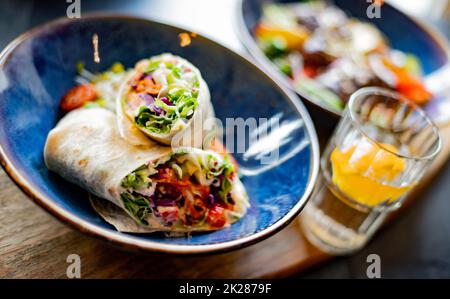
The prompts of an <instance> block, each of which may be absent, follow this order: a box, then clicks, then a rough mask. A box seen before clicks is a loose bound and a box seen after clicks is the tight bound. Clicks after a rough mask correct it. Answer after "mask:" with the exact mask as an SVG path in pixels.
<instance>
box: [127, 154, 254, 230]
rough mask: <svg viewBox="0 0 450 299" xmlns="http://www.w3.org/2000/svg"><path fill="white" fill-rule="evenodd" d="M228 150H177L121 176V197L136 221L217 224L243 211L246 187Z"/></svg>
mask: <svg viewBox="0 0 450 299" xmlns="http://www.w3.org/2000/svg"><path fill="white" fill-rule="evenodd" d="M238 184H239V179H238V178H237V174H236V171H235V167H234V165H233V163H232V162H231V161H230V158H229V156H228V155H223V156H222V155H219V154H217V153H214V152H211V151H206V152H205V151H200V150H195V149H189V150H186V149H184V150H183V149H181V150H178V151H176V152H174V153H173V154H172V155H170V156H169V157H167V158H163V159H159V160H157V161H151V162H149V163H148V164H145V165H142V166H141V167H139V168H137V169H136V170H134V171H133V172H131V173H130V174H128V175H127V176H126V177H125V178H123V180H122V185H121V187H122V191H121V193H120V198H121V200H122V203H123V206H124V207H125V209H126V210H127V211H128V213H129V214H130V215H131V216H133V218H135V219H136V221H138V222H139V223H140V224H142V225H146V226H152V222H153V221H157V222H158V223H157V224H159V225H163V226H169V227H173V228H185V227H203V228H204V227H209V228H211V229H217V228H221V227H224V226H226V225H227V224H229V223H232V222H234V221H236V220H237V219H239V218H240V217H242V216H243V214H244V213H245V209H246V207H247V205H248V204H247V199H246V195H245V192H242V190H234V189H236V188H237V185H238Z"/></svg>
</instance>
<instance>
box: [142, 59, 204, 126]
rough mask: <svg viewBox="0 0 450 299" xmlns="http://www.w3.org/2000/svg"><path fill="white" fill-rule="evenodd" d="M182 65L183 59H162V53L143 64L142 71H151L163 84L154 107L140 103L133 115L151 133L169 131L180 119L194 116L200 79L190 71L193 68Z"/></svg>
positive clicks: (147, 72) (149, 72) (185, 119)
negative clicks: (180, 61)
mask: <svg viewBox="0 0 450 299" xmlns="http://www.w3.org/2000/svg"><path fill="white" fill-rule="evenodd" d="M183 67H184V66H183V65H182V64H181V63H173V62H171V61H165V62H162V61H161V60H160V58H159V57H156V58H153V59H150V60H147V61H143V62H142V63H141V64H140V71H143V72H144V73H146V74H152V75H153V78H154V79H155V80H156V81H157V82H158V83H160V84H163V85H164V87H163V90H162V92H160V94H158V96H157V97H155V99H154V100H155V101H154V103H153V104H152V107H146V106H141V107H140V108H139V109H138V111H137V113H136V114H135V115H134V121H135V123H136V124H137V125H138V126H139V127H142V128H145V129H146V130H148V131H149V132H151V133H156V134H167V133H169V132H170V131H171V129H172V127H173V126H174V124H175V123H177V122H178V120H180V119H181V120H184V121H187V120H189V119H190V118H191V117H192V116H193V114H194V111H195V109H196V108H197V107H198V96H199V87H200V82H199V78H198V76H197V74H195V75H194V76H193V75H192V74H191V73H192V72H193V70H189V71H188V72H185V71H184V70H183ZM186 67H187V68H189V66H186ZM163 98H166V99H163ZM161 99H163V100H164V101H165V102H164V101H162V100H161Z"/></svg>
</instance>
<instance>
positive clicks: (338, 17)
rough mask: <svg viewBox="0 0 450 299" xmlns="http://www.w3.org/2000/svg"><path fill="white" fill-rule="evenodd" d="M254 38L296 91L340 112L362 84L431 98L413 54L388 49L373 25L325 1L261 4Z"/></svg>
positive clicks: (417, 99) (419, 100)
mask: <svg viewBox="0 0 450 299" xmlns="http://www.w3.org/2000/svg"><path fill="white" fill-rule="evenodd" d="M254 36H255V38H256V40H257V42H258V46H259V48H260V49H261V50H262V51H263V52H264V54H265V56H266V57H267V58H268V59H269V60H271V61H272V62H273V64H274V65H275V66H276V67H277V68H278V69H279V71H280V72H281V73H283V74H284V75H286V77H287V79H288V80H289V81H290V82H291V84H292V85H293V87H294V88H295V89H296V90H297V91H299V92H300V93H305V94H307V95H308V96H309V97H311V98H312V99H314V100H316V101H317V102H322V103H324V104H325V105H326V106H327V107H328V108H331V109H332V110H335V111H342V110H343V109H344V107H345V104H346V103H347V101H348V99H349V97H350V95H351V94H352V93H353V92H355V91H356V90H358V89H359V88H362V87H366V86H379V87H382V88H388V89H391V90H395V91H397V92H399V93H400V94H402V95H404V96H406V97H407V98H408V99H410V100H411V101H413V102H415V103H416V104H419V105H424V104H426V103H427V102H428V101H430V100H431V99H432V98H433V95H432V94H431V93H430V92H429V91H428V90H427V88H426V86H425V85H424V83H423V82H422V77H423V76H422V68H421V65H420V61H419V59H418V58H417V57H416V56H415V55H413V54H411V53H406V52H402V51H400V50H396V49H393V48H391V46H390V45H389V41H388V39H387V38H386V37H385V36H384V35H383V33H382V32H381V31H380V30H379V29H378V28H377V27H375V25H373V24H371V23H368V22H363V21H360V20H358V19H356V18H353V17H351V16H348V15H347V14H346V13H345V12H344V11H343V10H341V9H340V8H338V7H337V6H334V5H332V4H330V3H329V1H305V2H301V3H284V4H265V5H264V6H263V11H262V16H261V19H260V21H259V22H258V23H257V25H256V26H255V28H254Z"/></svg>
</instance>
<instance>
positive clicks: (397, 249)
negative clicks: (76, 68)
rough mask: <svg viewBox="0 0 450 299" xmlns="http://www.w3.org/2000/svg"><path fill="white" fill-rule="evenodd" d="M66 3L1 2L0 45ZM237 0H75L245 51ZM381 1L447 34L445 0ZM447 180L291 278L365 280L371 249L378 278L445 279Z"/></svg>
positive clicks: (449, 228) (448, 270)
mask: <svg viewBox="0 0 450 299" xmlns="http://www.w3.org/2000/svg"><path fill="white" fill-rule="evenodd" d="M361 1H365V0H361ZM67 2H71V1H70V0H68V1H66V0H58V1H48V0H39V1H38V0H34V1H33V0H21V1H13V0H3V1H1V2H0V28H1V31H0V47H1V48H3V47H4V46H6V45H7V44H8V43H9V42H10V41H11V40H12V39H14V38H15V37H16V36H17V35H19V34H21V33H23V32H24V31H26V30H28V29H30V28H32V27H34V26H36V25H38V24H40V23H43V22H46V21H48V20H51V19H54V18H57V17H63V16H66V10H67V6H68V5H70V3H67ZM238 2H239V1H238V0H130V1H123V0H104V1H94V0H80V3H81V16H83V14H84V13H88V12H94V11H97V12H98V11H106V12H116V13H124V14H133V15H137V16H142V17H147V18H153V19H156V20H159V21H162V22H166V23H169V24H173V25H178V26H181V27H185V28H186V29H189V30H192V31H196V32H198V33H201V34H204V35H206V36H208V37H210V38H212V39H214V40H216V41H218V42H220V43H222V44H224V45H226V46H227V47H230V48H231V49H233V50H235V51H237V52H240V53H243V54H245V49H244V47H243V46H242V45H241V43H240V41H239V39H238V38H237V35H236V30H240V29H239V28H236V27H235V18H236V12H237V7H236V5H237V4H238ZM386 2H388V3H390V4H392V5H394V6H396V7H398V8H399V9H401V10H403V11H404V12H406V13H408V14H410V15H413V16H415V17H417V18H419V19H421V20H423V21H425V22H427V23H428V24H431V25H432V26H434V27H435V28H437V29H438V30H439V31H441V32H442V33H443V34H444V35H445V36H446V37H447V38H450V1H447V0H427V1H424V0H409V1H404V0H390V1H388V0H386ZM405 34H407V30H406V29H405ZM0 171H1V172H3V170H0ZM449 181H450V167H449V165H448V163H447V166H445V167H444V168H443V170H442V171H441V173H440V175H438V176H437V177H436V178H435V180H434V182H433V183H432V184H431V186H429V188H428V189H427V190H426V191H425V192H424V193H423V194H422V196H421V197H422V198H421V199H419V200H418V201H417V202H416V203H415V204H414V205H412V206H411V207H409V208H408V209H407V210H406V211H405V212H404V214H403V215H402V216H401V217H399V218H398V219H396V220H395V221H394V222H393V223H392V224H390V225H389V226H388V227H386V228H384V229H383V230H382V231H381V232H380V233H379V234H378V235H377V236H376V237H375V238H374V240H373V241H372V242H371V243H370V244H369V245H368V246H367V247H366V248H365V249H363V250H362V251H361V252H359V253H357V254H356V255H353V256H349V257H343V258H337V259H334V260H333V261H331V262H327V263H326V264H323V265H320V266H317V267H315V268H313V269H311V270H309V271H307V272H303V273H301V274H300V273H299V274H296V275H295V277H301V278H366V272H365V271H366V267H365V266H364V265H366V261H365V258H366V257H367V256H368V255H369V254H371V253H376V254H378V255H380V256H381V260H382V273H383V278H400V277H401V278H419V277H420V278H449V277H450V255H449V253H450V238H449V236H450V221H448V219H449V211H450V209H449V208H448V207H449V196H448V194H449V193H450V185H449V184H448V182H449ZM11 184H12V183H11ZM18 192H19V191H18ZM0 238H1V235H0ZM0 258H1V252H0ZM361 265H363V266H361Z"/></svg>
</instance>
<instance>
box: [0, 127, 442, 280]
mask: <svg viewBox="0 0 450 299" xmlns="http://www.w3.org/2000/svg"><path fill="white" fill-rule="evenodd" d="M442 135H443V136H444V141H445V146H444V150H443V151H442V153H441V154H440V156H439V157H438V159H437V160H436V161H435V164H434V165H433V167H432V169H431V170H430V172H429V174H428V175H427V177H426V178H425V180H424V181H423V184H422V185H421V186H419V187H418V189H417V191H416V192H414V193H413V194H412V196H411V200H412V199H415V198H416V197H417V195H418V194H420V192H421V190H423V188H424V187H425V186H426V185H427V184H428V183H429V182H430V180H431V179H432V177H433V176H434V175H436V173H437V172H438V171H439V169H440V168H441V167H442V166H443V165H444V164H445V162H446V160H447V158H448V156H449V155H450V126H447V127H445V128H443V129H442ZM299 217H301V216H299ZM72 253H76V254H78V255H79V256H80V257H81V275H82V277H83V278H129V277H139V278H271V277H272V278H273V277H286V276H289V275H291V274H294V273H297V272H298V271H301V270H304V269H306V268H308V267H310V266H312V265H315V264H317V263H320V262H323V261H326V260H327V259H330V258H331V256H328V255H326V254H325V253H323V252H321V251H319V250H318V249H316V248H315V247H313V246H312V245H311V244H309V243H308V242H307V241H306V239H305V237H304V236H303V234H302V231H301V228H300V225H299V219H295V220H294V221H293V222H292V223H291V224H290V225H289V226H288V227H286V228H285V229H283V230H282V231H281V232H279V233H278V234H276V235H274V236H272V237H270V238H269V239H266V240H264V241H262V242H260V243H258V244H255V245H252V246H250V247H247V248H244V249H240V250H237V251H233V252H229V253H223V254H218V255H208V256H193V257H190V256H173V255H163V254H157V253H150V252H147V253H142V252H125V251H122V250H121V249H117V248H114V247H113V246H111V245H110V244H106V243H103V242H101V241H98V240H94V239H91V238H89V237H86V236H84V235H82V234H81V233H78V232H76V231H74V230H72V229H70V228H68V227H66V226H65V225H63V224H62V223H60V222H58V221H57V220H56V219H54V218H53V217H52V216H50V215H49V214H47V213H46V212H44V211H43V210H42V209H41V208H40V207H38V206H36V205H35V204H34V203H33V202H32V201H31V200H29V199H28V198H27V197H26V196H25V195H24V194H23V193H22V192H21V191H20V190H19V189H18V188H17V187H16V186H15V185H14V183H13V182H12V181H11V180H10V179H9V178H8V177H7V175H6V174H5V173H4V171H3V170H1V173H0V278H27V277H28V278H31V277H32V278H65V277H66V269H67V266H68V263H67V262H66V259H67V256H68V255H69V254H72Z"/></svg>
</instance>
